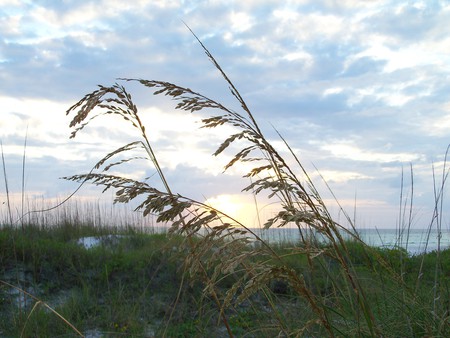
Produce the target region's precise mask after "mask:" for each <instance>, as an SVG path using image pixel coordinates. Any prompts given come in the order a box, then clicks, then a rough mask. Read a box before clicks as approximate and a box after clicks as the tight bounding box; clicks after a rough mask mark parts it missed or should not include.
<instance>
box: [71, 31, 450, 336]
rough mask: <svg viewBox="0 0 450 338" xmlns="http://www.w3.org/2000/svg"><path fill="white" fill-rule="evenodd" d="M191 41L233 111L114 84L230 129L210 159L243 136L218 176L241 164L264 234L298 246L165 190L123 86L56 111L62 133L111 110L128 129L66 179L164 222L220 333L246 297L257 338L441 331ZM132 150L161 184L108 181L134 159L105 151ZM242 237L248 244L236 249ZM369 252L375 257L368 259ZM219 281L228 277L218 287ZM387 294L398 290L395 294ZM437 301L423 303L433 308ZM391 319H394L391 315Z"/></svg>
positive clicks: (192, 96)
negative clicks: (119, 141)
mask: <svg viewBox="0 0 450 338" xmlns="http://www.w3.org/2000/svg"><path fill="white" fill-rule="evenodd" d="M193 34H194V33H193ZM194 36H195V34H194ZM195 38H196V39H197V40H198V42H199V44H200V46H201V47H202V48H203V50H204V52H205V54H206V56H207V57H208V58H209V60H210V61H211V62H212V63H213V65H214V67H215V68H216V69H217V70H218V72H219V74H220V75H221V76H222V77H223V79H224V80H225V83H226V84H227V86H228V87H229V89H230V92H231V95H232V96H233V97H234V99H235V100H236V101H237V103H238V104H239V107H240V111H235V110H232V109H230V108H228V107H227V106H225V105H223V104H221V103H220V102H219V101H217V100H214V99H212V98H209V97H207V96H205V95H203V94H201V93H199V92H196V91H193V90H191V89H189V88H187V87H182V86H179V85H176V84H173V83H169V82H165V81H157V80H144V79H128V78H125V79H119V81H121V83H126V82H137V83H140V84H141V85H143V86H145V87H147V88H149V89H150V90H152V91H153V94H155V95H165V96H168V97H169V98H171V99H172V100H174V101H175V102H176V106H175V108H176V109H179V110H184V111H186V112H191V113H200V112H202V111H208V112H209V114H212V115H209V116H207V117H202V120H201V121H202V123H203V128H221V127H222V126H231V127H233V128H234V130H235V133H233V134H232V135H230V136H229V137H228V138H226V139H225V140H224V141H223V142H222V144H221V145H220V146H219V147H218V148H217V149H216V150H215V151H214V152H213V155H214V156H218V155H220V154H222V153H223V152H224V151H226V150H227V149H228V148H231V145H235V144H238V143H237V141H240V142H239V144H242V141H244V142H245V143H246V145H245V146H243V148H242V149H241V150H240V151H238V152H237V153H236V154H235V155H234V157H233V158H232V160H231V161H230V162H229V163H228V164H227V165H226V166H225V170H228V169H230V168H231V167H233V166H235V165H236V164H237V163H246V164H251V165H253V167H252V168H251V169H250V170H249V171H248V173H247V174H246V175H244V176H243V177H244V178H245V179H246V180H248V178H251V179H252V181H251V183H250V184H249V185H247V186H246V187H245V188H244V189H243V191H245V192H247V191H250V192H253V193H254V194H256V195H258V194H265V195H267V197H268V198H269V199H271V200H272V201H276V202H277V203H279V205H281V208H280V211H279V212H278V213H277V214H276V215H275V216H274V217H272V218H270V219H267V220H265V223H264V228H266V229H269V228H271V227H288V226H295V227H296V228H297V229H298V232H299V235H300V242H299V243H297V245H295V246H293V247H292V248H291V249H290V250H289V251H288V252H283V253H280V252H279V251H277V250H276V249H275V248H274V247H273V246H271V245H270V244H269V243H268V242H267V241H265V240H264V239H263V238H261V237H259V236H258V235H257V234H256V233H255V232H254V231H253V230H252V229H251V228H249V227H248V226H247V225H246V224H242V223H240V222H239V221H238V220H236V219H234V218H233V217H231V216H229V215H226V214H225V213H223V212H221V211H220V210H217V209H215V208H214V207H212V206H209V205H207V204H205V203H204V202H202V201H198V200H194V199H192V198H190V197H189V196H182V195H180V194H178V193H175V192H173V191H172V188H171V186H170V183H169V182H168V180H167V178H166V176H165V174H164V170H163V168H162V167H161V166H160V164H159V162H158V161H157V158H156V155H155V152H154V149H153V148H152V146H151V143H150V142H149V139H148V137H147V134H146V132H147V130H146V129H145V126H144V125H143V124H142V122H141V119H140V114H139V111H138V108H137V107H136V105H135V104H134V102H133V100H132V97H131V95H130V93H129V92H128V91H127V89H126V88H125V86H124V85H123V84H119V83H116V84H114V85H112V86H99V89H97V90H95V91H93V92H92V93H90V94H87V95H86V96H85V97H84V98H82V99H81V100H80V101H79V102H77V103H76V104H75V105H73V106H72V107H70V109H69V110H68V111H67V114H68V115H71V116H72V121H71V123H70V127H72V128H73V130H72V134H71V137H76V135H77V134H78V133H79V132H80V131H82V130H83V129H84V128H85V127H86V126H87V125H88V124H89V123H90V121H92V120H93V119H94V118H97V117H99V116H101V115H115V116H119V117H121V118H123V119H124V121H125V122H126V123H129V124H131V125H132V127H134V128H136V129H137V132H138V134H139V136H140V139H138V140H136V141H133V142H131V143H128V144H126V145H124V146H122V147H120V148H118V149H116V150H114V151H112V152H110V153H109V154H107V155H106V156H105V157H104V158H102V159H101V160H100V161H99V162H98V163H97V165H96V169H98V171H97V172H91V173H88V174H82V175H75V176H71V177H67V179H68V180H73V181H78V182H85V181H88V182H91V183H93V184H96V185H100V186H103V187H104V190H105V191H106V190H108V189H110V188H113V189H115V201H116V202H120V203H128V202H130V201H133V200H135V199H138V198H139V199H140V201H141V202H140V204H139V205H138V207H137V208H136V210H140V211H142V212H143V215H144V216H146V215H148V214H153V213H154V214H157V221H158V222H167V223H169V224H170V231H171V232H172V233H176V234H181V235H183V236H184V238H185V240H186V243H187V245H188V247H189V248H190V250H189V252H188V253H187V255H186V259H185V264H186V271H188V272H189V276H190V278H191V279H192V280H195V279H199V280H200V282H202V283H203V285H204V297H206V298H211V299H213V301H214V302H215V304H216V306H217V311H218V313H219V314H220V317H221V320H222V323H223V324H224V326H225V327H226V329H227V333H228V335H229V336H233V335H234V333H233V329H232V325H230V319H231V318H230V315H229V313H230V311H231V310H232V309H236V308H239V306H240V304H243V303H244V302H258V301H259V302H264V303H265V304H266V306H267V309H268V310H267V311H268V312H269V313H270V316H271V323H270V325H268V326H267V327H262V328H259V332H258V333H257V335H258V336H259V335H266V336H277V335H280V336H302V335H307V336H323V335H328V336H332V337H333V336H391V335H395V334H396V333H398V334H399V335H407V336H416V335H422V334H430V335H437V336H442V335H445V334H446V333H449V327H448V311H447V309H446V308H445V306H443V305H444V304H443V303H442V304H441V305H442V306H440V307H439V306H433V311H428V310H424V311H423V312H421V311H418V310H417V309H418V308H422V307H423V308H427V305H426V303H427V300H426V299H420V297H419V295H418V294H417V293H416V292H415V291H414V290H413V289H410V288H409V287H408V286H407V285H406V284H405V281H404V278H403V274H404V271H398V270H396V269H395V268H393V266H392V264H391V262H390V258H389V255H387V254H385V253H380V252H378V251H375V250H374V249H372V248H369V247H368V246H366V245H365V244H364V243H362V241H361V240H360V239H359V237H358V234H357V232H356V231H355V229H354V224H353V222H352V220H351V218H350V217H349V216H348V215H346V217H347V221H348V223H349V224H350V228H347V227H344V226H342V225H341V224H339V223H337V222H336V221H335V220H334V219H333V218H332V216H331V214H330V212H329V211H328V209H327V207H326V205H325V203H324V201H323V200H322V198H321V195H320V193H319V192H318V191H317V189H316V188H315V185H314V183H313V181H312V180H311V178H310V176H309V175H308V173H307V171H306V170H305V168H304V167H303V165H302V163H301V160H300V159H299V158H298V157H297V155H296V154H295V153H294V151H293V150H292V148H291V147H290V146H289V144H288V142H287V141H286V140H285V139H284V138H283V137H282V136H281V135H279V136H280V138H281V140H282V141H283V142H284V145H285V146H286V149H287V150H288V151H289V153H290V156H291V158H290V159H289V160H287V159H285V158H284V157H283V156H281V154H280V152H279V151H278V150H277V149H275V148H274V147H273V146H272V144H271V143H270V142H269V141H268V139H267V138H266V137H265V136H264V134H263V132H262V130H261V129H260V127H259V125H258V123H257V120H256V117H255V116H254V115H253V113H252V112H251V110H250V108H249V107H248V105H247V104H246V102H245V100H244V98H243V97H242V96H241V94H240V92H239V91H238V89H237V88H236V87H235V85H234V84H233V82H232V81H231V80H230V79H229V77H228V76H227V74H226V73H225V72H224V70H223V69H222V68H221V66H220V65H219V63H218V62H217V61H216V59H215V58H214V56H213V55H212V54H211V53H210V52H209V50H208V49H207V48H206V47H205V46H204V45H203V43H202V42H201V41H200V40H199V39H198V38H197V37H196V36H195ZM136 150H142V151H143V152H144V154H145V155H146V156H147V159H148V160H149V161H150V162H151V163H152V164H153V166H154V167H155V168H156V170H157V172H158V174H159V177H160V179H161V181H162V183H163V186H164V189H158V188H156V187H154V186H150V185H149V184H148V183H146V182H144V181H136V180H132V179H128V178H126V177H119V176H115V175H110V174H108V170H109V169H110V168H111V167H113V166H116V165H121V164H123V163H125V162H128V161H131V160H133V159H134V157H131V158H127V159H125V160H123V159H122V160H119V161H116V162H113V158H114V157H115V156H117V155H122V154H123V153H126V152H129V151H136ZM291 163H293V165H291ZM193 189H195V187H193ZM343 232H345V233H347V235H348V236H351V237H353V240H354V242H355V243H357V245H351V246H350V247H349V242H348V241H346V240H344V238H343V236H342V233H343ZM314 233H317V234H320V236H321V238H325V244H324V243H323V241H318V240H317V238H316V237H315V236H311V235H310V234H314ZM250 242H251V243H253V245H251V246H250V245H248V244H249V243H250ZM350 243H352V242H350ZM355 255H356V256H355ZM293 257H295V259H298V260H300V261H305V262H307V266H308V268H307V269H306V270H303V271H298V270H295V269H292V267H291V265H290V264H291V263H292V259H293ZM373 257H375V260H376V261H375V262H374V261H368V260H370V259H372V258H373ZM360 264H364V266H366V267H367V266H368V267H369V268H370V269H372V270H373V271H375V272H376V274H375V276H376V279H377V280H375V281H373V283H372V284H370V283H369V284H368V283H366V282H365V281H364V278H366V277H367V276H365V272H361V271H360V266H359V265H360ZM438 277H439V276H437V278H438ZM225 280H227V281H231V282H229V283H230V284H229V286H228V287H227V288H226V290H225V291H224V289H223V287H222V284H223V282H224V281H225ZM274 284H277V285H285V286H286V288H287V289H288V290H289V293H290V294H291V295H294V296H295V299H297V301H296V303H295V304H291V305H290V308H289V310H286V308H285V309H283V308H281V307H280V306H279V305H277V304H278V303H277V302H275V300H274V299H275V298H276V297H275V295H274V292H273V289H271V287H270V286H271V285H274ZM373 289H376V291H375V292H374V290H373ZM398 290H402V292H401V295H400V294H398V293H397V291H398ZM369 294H370V296H368V295H369ZM435 296H436V294H435ZM442 301H443V300H442V299H441V300H440V299H439V298H437V297H434V301H433V302H435V303H436V302H442ZM292 311H293V312H294V313H295V314H296V316H297V317H298V318H297V320H295V321H292V318H291V317H290V316H289V312H291V313H290V314H292ZM427 311H428V312H427ZM398 312H400V314H399V313H398ZM392 313H396V316H395V320H393V317H392ZM418 313H420V315H418ZM424 313H426V315H423V314H424ZM399 319H400V320H401V321H400V322H399ZM255 330H256V329H255ZM255 334H256V333H255Z"/></svg>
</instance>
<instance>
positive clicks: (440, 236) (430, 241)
mask: <svg viewBox="0 0 450 338" xmlns="http://www.w3.org/2000/svg"><path fill="white" fill-rule="evenodd" d="M253 230H254V231H255V233H256V234H257V235H258V236H260V237H261V238H262V239H264V240H266V241H269V242H292V243H295V242H296V241H299V240H300V232H299V230H298V229H293V228H271V229H267V230H262V229H253ZM356 231H357V233H358V234H359V236H360V238H361V239H362V240H363V241H364V242H365V243H367V244H368V245H370V246H375V247H382V248H396V247H401V248H404V249H406V250H407V251H408V252H409V253H410V254H412V255H417V254H420V253H424V252H431V251H433V250H438V249H439V250H444V249H447V248H450V230H448V229H445V230H444V229H442V230H441V231H438V230H437V229H400V230H399V229H356ZM306 234H307V235H311V234H312V233H311V231H309V233H308V232H307V233H306ZM316 235H317V234H316ZM319 236H320V235H319ZM343 237H347V238H349V236H348V235H345V233H343Z"/></svg>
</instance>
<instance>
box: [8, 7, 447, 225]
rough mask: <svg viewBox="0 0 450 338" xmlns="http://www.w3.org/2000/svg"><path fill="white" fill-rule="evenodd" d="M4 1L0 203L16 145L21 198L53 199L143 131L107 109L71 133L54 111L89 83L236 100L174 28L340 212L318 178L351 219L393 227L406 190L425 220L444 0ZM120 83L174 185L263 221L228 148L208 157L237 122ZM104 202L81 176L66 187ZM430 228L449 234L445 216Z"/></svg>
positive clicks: (439, 160)
mask: <svg viewBox="0 0 450 338" xmlns="http://www.w3.org/2000/svg"><path fill="white" fill-rule="evenodd" d="M0 4H1V6H0V114H1V119H0V139H1V143H2V149H3V150H2V151H3V156H4V159H5V171H3V170H2V175H1V176H2V180H1V182H0V199H1V201H2V203H4V202H5V200H6V186H5V179H4V176H5V175H4V172H6V182H7V183H8V189H9V193H10V196H11V198H12V199H13V198H14V197H18V196H20V194H21V191H22V168H23V157H24V151H25V153H26V154H25V158H26V161H25V174H24V177H25V180H24V181H23V183H24V187H25V189H24V190H25V194H26V197H27V199H31V200H32V199H34V198H38V199H45V200H48V201H55V200H61V199H64V197H65V196H68V195H69V194H70V193H71V192H73V191H74V190H75V189H76V188H77V184H75V183H73V182H67V181H65V180H62V179H61V177H63V176H70V175H74V174H81V173H87V172H89V170H90V169H91V168H92V166H93V165H94V164H95V163H96V162H97V161H98V160H99V159H101V158H102V157H103V156H104V155H106V154H107V153H108V152H110V151H112V150H114V149H116V148H118V147H120V146H122V145H124V144H127V143H129V142H131V141H134V140H136V139H137V138H138V137H139V135H138V134H137V133H136V131H135V130H134V129H133V128H131V127H130V126H129V125H127V124H126V123H124V121H121V120H118V119H114V118H111V117H103V118H99V119H98V120H97V121H95V123H93V124H92V125H89V126H87V127H86V128H85V129H84V130H82V131H81V132H80V134H79V135H78V136H77V137H76V138H75V139H70V138H69V136H70V132H71V130H70V128H69V122H70V120H71V116H66V114H65V112H66V110H67V109H68V108H69V107H70V106H72V105H73V104H74V103H76V102H77V101H78V100H80V99H81V98H82V97H83V96H84V95H86V94H88V93H90V92H92V91H93V90H95V89H96V88H97V85H99V84H101V85H105V86H109V85H113V84H114V83H115V82H117V81H118V80H117V79H118V78H124V77H126V78H143V79H149V80H163V81H169V82H172V83H175V84H178V85H181V86H185V87H189V88H191V89H193V90H195V91H198V92H201V93H204V94H205V95H207V96H209V97H211V98H214V99H217V100H218V101H220V102H222V103H223V104H225V105H227V106H230V107H232V108H233V109H236V110H238V109H239V105H237V104H236V102H235V100H234V99H233V97H232V95H231V94H230V92H229V90H228V86H227V84H226V83H225V82H224V80H223V78H221V76H220V74H219V73H218V72H217V70H216V69H215V68H214V66H213V65H212V63H211V62H210V61H209V60H208V58H207V57H206V55H205V54H204V51H203V50H202V48H201V47H200V46H199V44H198V42H197V41H196V39H195V38H194V36H193V35H192V34H191V32H190V31H189V30H188V29H187V28H186V26H185V24H184V23H186V24H187V25H189V27H190V28H191V29H192V30H193V31H194V32H195V34H196V35H197V36H198V37H199V38H200V40H201V41H202V42H203V43H204V44H205V46H206V47H207V48H208V49H209V50H210V52H211V53H212V54H213V55H214V57H215V58H216V59H217V61H218V62H219V64H220V65H221V66H222V68H223V70H224V71H225V72H226V73H227V74H228V76H229V78H230V79H231V80H232V81H233V83H234V84H235V85H236V87H237V89H238V90H239V91H240V93H241V95H242V96H243V97H244V99H245V100H246V102H247V104H248V106H249V107H250V109H251V111H252V112H253V114H254V116H255V117H256V119H257V121H258V122H259V125H260V127H261V129H262V131H263V133H264V134H265V135H266V137H267V138H268V139H269V140H270V141H271V142H272V144H273V145H274V146H275V147H276V148H277V149H278V150H279V152H280V153H281V154H282V155H284V156H286V157H287V158H289V154H288V151H287V149H286V147H285V146H284V145H283V142H282V141H281V140H280V138H279V137H278V136H277V134H276V132H275V131H274V130H275V129H276V130H278V131H279V132H280V133H281V135H283V137H284V138H285V139H286V141H287V142H288V143H289V145H290V146H291V147H292V149H293V150H294V151H295V153H296V155H297V156H298V158H299V159H300V161H301V163H302V164H303V165H304V166H305V168H306V169H307V170H308V173H309V174H310V175H311V177H312V179H313V180H314V182H315V184H316V185H317V187H318V189H319V192H321V193H322V195H323V198H324V199H325V200H326V201H327V203H329V205H330V210H331V211H332V212H334V213H335V215H336V217H337V218H339V217H342V214H341V213H340V212H339V208H338V207H337V206H336V204H335V203H334V202H333V201H332V196H331V194H330V192H329V191H328V188H327V187H326V185H324V184H323V182H322V179H321V176H322V177H324V178H325V180H326V182H327V184H328V186H329V187H330V189H331V190H332V192H333V193H334V195H335V196H336V198H337V200H338V201H339V203H340V204H341V206H342V207H343V208H344V210H346V211H347V212H348V213H349V214H350V215H352V217H353V216H354V218H355V221H356V225H357V227H361V228H364V227H366V228H371V227H378V228H393V227H396V226H398V224H399V223H401V222H402V221H401V220H400V216H399V214H401V208H400V207H399V205H400V200H401V198H402V200H403V202H402V203H406V204H409V201H410V198H411V196H413V205H414V208H413V223H412V224H413V227H421V228H423V227H426V226H428V225H429V224H430V221H431V217H432V210H433V205H434V200H435V199H434V194H435V192H434V186H435V185H438V186H439V184H440V183H439V182H440V181H441V176H442V170H443V165H444V160H445V153H446V149H447V146H448V144H449V143H450V99H449V95H450V94H449V93H450V55H449V54H450V34H449V33H450V25H448V22H450V2H449V1H435V0H428V1H401V0H395V1H381V0H380V1H371V0H367V1H357V0H341V1H332V0H323V1H320V0H311V1H308V0H297V1H270V0H258V1H256V0H246V1H221V0H210V1H183V0H180V1H172V0H138V1H127V2H124V1H118V0H108V1H102V0H96V1H71V0H64V1H48V0H42V1H17V0H0ZM122 84H124V85H125V86H126V88H127V90H128V91H129V92H130V93H131V95H132V96H133V99H134V101H135V103H136V105H137V106H138V109H139V111H140V114H141V116H142V118H143V120H144V123H145V125H146V128H147V132H148V135H149V138H150V141H151V143H152V145H153V148H154V149H155V152H156V156H157V158H158V159H159V161H160V163H161V166H162V168H163V170H164V172H165V173H166V175H167V178H168V181H169V184H170V185H171V187H172V190H173V191H175V192H179V193H181V194H183V195H186V196H190V197H193V198H196V199H199V200H202V201H205V200H207V201H208V202H209V203H213V204H214V205H215V206H217V207H219V208H223V209H225V211H226V212H229V213H231V214H232V215H233V216H236V217H238V218H241V219H243V220H244V222H245V223H246V224H248V225H250V226H255V225H257V224H256V223H257V218H256V217H255V214H254V210H255V208H259V210H260V216H261V217H263V218H264V217H269V216H272V215H273V213H274V210H275V209H274V208H276V207H275V206H274V205H272V204H270V203H269V202H268V201H266V200H264V198H261V199H260V200H258V203H257V205H256V206H255V204H254V200H253V196H252V195H248V194H243V193H241V189H242V188H244V187H245V186H246V185H248V183H249V182H248V180H246V179H242V178H241V176H242V174H244V172H243V171H242V170H243V169H242V167H237V168H236V169H233V170H230V171H228V172H226V173H223V166H224V165H225V164H226V163H227V162H228V160H229V159H230V158H231V157H232V156H233V155H234V153H233V151H238V150H239V149H238V148H233V149H231V151H228V152H226V153H225V154H224V155H223V156H218V157H214V156H212V155H211V154H212V153H213V152H214V151H215V150H216V148H217V147H218V146H219V145H220V144H221V142H222V141H223V140H224V139H225V138H226V137H227V135H229V133H230V132H233V131H232V130H230V129H229V128H228V129H227V128H224V129H216V130H206V129H201V128H200V126H201V123H200V119H201V118H203V117H208V116H209V115H211V114H212V112H207V111H205V112H204V113H201V114H191V113H187V112H183V111H177V110H175V109H174V107H175V103H174V102H173V101H171V100H170V99H169V98H167V97H159V96H154V95H152V92H151V90H149V89H148V88H144V87H142V86H139V85H138V84H133V83H122ZM25 140H26V147H25V146H24V143H25ZM290 161H291V159H290ZM411 168H412V170H413V180H411V172H410V170H411ZM116 170H118V171H120V173H122V174H126V175H127V176H128V177H130V178H133V179H144V178H145V177H153V179H154V174H155V171H154V169H153V168H152V166H151V164H149V163H147V162H145V161H135V162H132V163H128V164H127V165H126V166H123V167H121V168H120V169H119V168H118V169H116ZM296 170H298V172H299V173H300V170H299V168H298V167H297V168H296ZM402 177H403V179H402ZM433 177H434V180H435V183H434V182H433ZM149 182H154V181H152V179H150V181H149ZM155 184H157V183H155ZM402 186H403V189H402ZM412 191H413V193H412ZM100 196H101V191H100V190H98V189H94V188H93V187H90V186H83V187H82V189H80V191H78V192H77V194H76V197H77V198H80V199H91V200H95V199H99V198H100ZM102 198H105V199H106V200H111V199H112V194H111V193H107V194H105V196H103V197H102ZM3 205H4V204H3ZM445 208H448V201H446V200H445V199H444V209H445ZM442 225H443V227H447V228H448V227H449V219H447V218H445V217H444V219H443V221H442Z"/></svg>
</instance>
